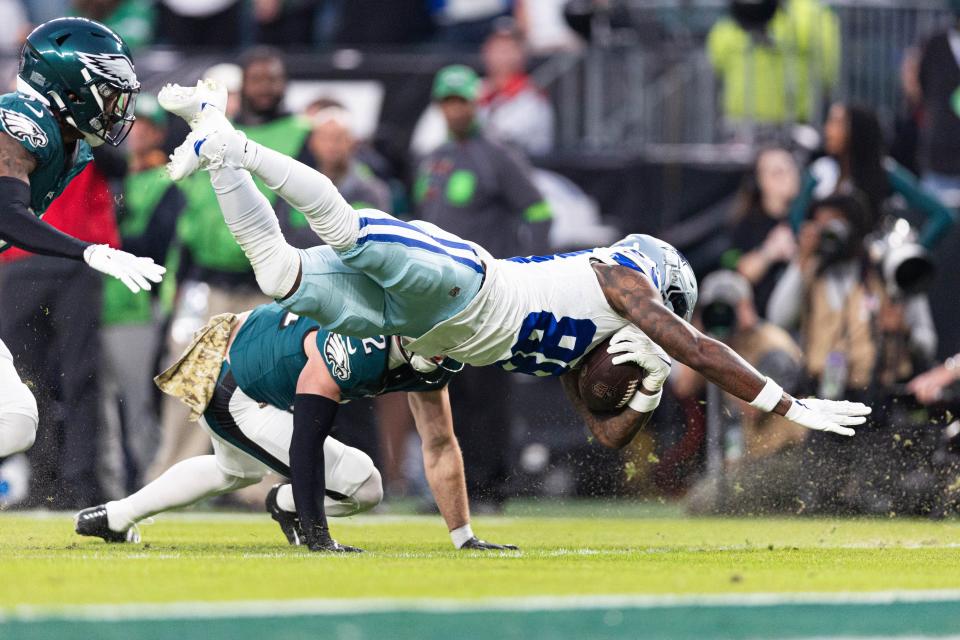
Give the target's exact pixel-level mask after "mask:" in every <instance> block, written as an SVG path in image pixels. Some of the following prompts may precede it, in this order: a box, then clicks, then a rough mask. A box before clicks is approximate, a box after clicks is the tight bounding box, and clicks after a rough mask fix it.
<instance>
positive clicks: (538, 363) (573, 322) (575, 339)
mask: <svg viewBox="0 0 960 640" xmlns="http://www.w3.org/2000/svg"><path fill="white" fill-rule="evenodd" d="M596 333H597V325H595V324H594V323H593V321H592V320H581V319H576V318H568V317H566V316H564V317H562V318H560V319H559V320H557V317H556V316H554V315H553V314H552V313H550V312H549V311H540V312H539V313H531V314H530V315H528V316H527V317H526V319H525V320H524V321H523V325H521V327H520V331H519V332H518V334H517V341H516V343H514V345H513V347H511V349H510V351H511V352H512V353H513V355H512V356H511V357H510V358H509V359H507V360H501V361H500V362H498V363H497V364H499V365H500V366H501V367H503V368H504V369H506V370H507V371H516V372H518V373H527V374H530V375H534V376H558V375H560V374H562V373H563V372H565V371H566V370H567V369H569V367H570V363H571V362H573V361H574V360H576V359H577V358H579V357H580V356H582V355H583V354H584V353H585V352H586V350H587V348H588V347H589V346H590V343H591V342H593V336H594V335H596Z"/></svg>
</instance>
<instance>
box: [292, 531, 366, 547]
mask: <svg viewBox="0 0 960 640" xmlns="http://www.w3.org/2000/svg"><path fill="white" fill-rule="evenodd" d="M306 538H307V548H308V549H310V551H327V552H333V553H363V549H359V548H357V547H350V546H347V545H345V544H340V543H339V542H337V541H336V540H334V539H333V538H331V537H330V530H329V529H327V528H326V527H317V528H315V529H313V531H312V532H311V534H310V535H308V536H306Z"/></svg>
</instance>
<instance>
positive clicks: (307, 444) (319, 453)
mask: <svg viewBox="0 0 960 640" xmlns="http://www.w3.org/2000/svg"><path fill="white" fill-rule="evenodd" d="M304 347H305V349H306V351H307V364H306V366H305V367H304V368H303V371H302V372H301V373H300V377H299V378H298V380H297V395H296V396H295V397H294V401H293V435H292V436H291V438H290V484H291V485H292V487H291V488H292V489H293V501H294V503H295V504H296V505H297V515H298V516H299V518H300V526H301V528H302V529H303V535H304V538H306V543H307V547H308V548H309V549H310V550H311V551H338V552H343V551H361V549H357V548H356V547H348V546H346V545H342V544H340V543H339V542H337V541H336V540H334V539H333V538H332V537H331V536H330V529H329V527H328V526H327V514H326V512H325V511H324V508H323V500H324V496H325V495H326V493H325V492H326V478H325V477H324V473H325V466H324V455H323V442H324V440H326V439H327V436H328V435H329V434H330V431H331V429H333V419H334V418H335V417H336V415H337V407H338V406H339V405H338V402H339V400H340V388H339V387H337V385H336V383H335V382H334V381H333V378H331V377H330V373H329V372H328V371H327V367H326V365H325V364H324V363H323V361H322V358H321V356H320V351H319V349H318V348H317V344H316V336H315V334H313V333H310V334H309V335H308V336H307V337H306V338H305V339H304Z"/></svg>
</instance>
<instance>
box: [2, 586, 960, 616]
mask: <svg viewBox="0 0 960 640" xmlns="http://www.w3.org/2000/svg"><path fill="white" fill-rule="evenodd" d="M931 602H933V603H960V590H956V589H952V590H946V589H945V590H926V591H875V592H867V593H855V592H837V593H782V594H780V593H745V594H737V595H734V594H715V595H714V594H702V595H688V596H685V595H664V596H649V595H603V596H532V597H520V598H485V599H479V600H456V599H449V598H448V599H444V598H349V599H347V598H345V599H336V598H324V599H304V600H246V601H245V600H237V601H231V602H170V603H137V604H112V605H99V604H98V605H71V606H65V607H39V606H30V605H20V606H16V607H12V608H10V609H8V610H7V611H0V623H3V622H10V621H14V620H16V621H34V620H57V619H68V620H102V621H117V620H166V619H170V618H177V619H198V618H226V617H230V618H236V617H241V618H258V617H283V616H299V615H343V614H351V615H352V614H362V613H389V612H396V611H413V612H421V613H474V612H495V611H504V612H518V611H519V612H522V611H566V610H596V609H665V608H678V607H696V606H710V607H744V606H746V607H771V606H779V605H807V604H814V605H823V606H844V605H864V604H865V605H889V604H897V603H900V604H919V603H931Z"/></svg>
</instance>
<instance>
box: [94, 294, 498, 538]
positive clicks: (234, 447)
mask: <svg viewBox="0 0 960 640" xmlns="http://www.w3.org/2000/svg"><path fill="white" fill-rule="evenodd" d="M401 342H402V341H401V340H400V339H399V338H397V337H395V336H373V337H369V338H362V339H358V338H350V337H346V336H342V335H339V334H336V333H331V332H329V331H325V330H323V329H321V328H320V326H319V324H318V323H317V322H316V321H315V320H311V319H309V318H304V317H300V316H297V315H294V314H292V313H289V312H288V311H287V310H286V309H284V308H282V307H281V306H280V305H278V304H275V303H274V304H267V305H262V306H260V307H257V308H256V309H254V310H253V311H250V312H248V313H244V314H241V315H240V316H239V317H238V318H237V320H236V325H235V326H234V327H233V329H232V332H231V338H230V341H229V344H228V345H227V346H226V348H225V351H224V355H223V358H222V359H221V360H219V361H217V363H215V364H219V371H218V373H217V383H216V387H215V389H214V391H213V393H212V396H211V397H210V399H209V402H208V403H207V404H206V407H205V409H204V411H203V417H202V420H201V424H202V425H204V427H205V428H206V429H207V430H208V431H209V432H210V435H211V437H212V439H213V443H214V455H212V456H198V457H195V458H190V459H188V460H185V461H183V462H180V463H177V464H176V465H174V466H173V467H171V468H170V469H168V470H167V471H166V472H165V473H164V474H163V475H161V476H160V477H159V478H157V480H155V481H154V482H152V483H150V484H149V485H147V486H146V487H144V488H143V489H141V490H140V491H138V492H137V493H135V494H133V495H132V496H129V497H127V498H124V499H123V500H118V501H115V502H109V503H107V504H106V505H102V506H99V507H92V508H90V509H86V510H84V511H82V512H80V514H78V528H77V531H78V533H81V534H83V535H94V536H99V537H102V538H104V539H106V540H110V541H123V540H128V539H131V538H132V537H133V536H134V535H135V528H134V527H133V525H134V524H135V523H136V522H138V521H139V520H141V519H143V518H146V517H148V516H150V515H153V514H155V513H159V512H161V511H165V510H167V509H171V508H174V507H178V506H183V505H185V504H191V503H193V502H196V501H197V500H200V499H201V498H204V497H207V496H209V495H215V494H220V493H225V492H227V491H232V490H235V489H238V488H240V487H242V486H246V485H248V484H252V483H253V482H257V481H259V480H260V479H261V478H262V477H263V475H264V473H266V472H267V471H268V470H272V471H274V472H276V473H279V474H281V475H284V476H286V477H288V478H290V479H291V481H292V482H291V483H290V484H283V485H278V487H275V488H274V490H273V491H271V493H270V495H269V496H268V498H267V507H268V510H269V511H270V513H271V515H272V516H273V517H274V519H275V520H277V521H278V522H279V523H280V526H281V528H282V529H283V531H284V534H285V535H286V536H287V539H288V540H289V541H290V542H291V544H301V543H305V544H306V545H307V546H308V547H309V548H310V549H311V550H319V551H350V550H354V549H353V548H352V547H344V546H343V545H340V544H339V543H337V542H336V541H334V540H333V539H332V538H331V537H330V534H329V530H328V528H327V524H326V516H327V515H331V516H344V515H351V514H353V513H357V512H358V511H362V510H365V509H369V508H371V507H373V506H375V505H376V504H377V503H379V501H380V498H381V497H382V488H381V482H380V474H379V472H378V471H377V470H376V468H375V467H374V466H373V462H372V461H371V460H370V458H369V457H368V456H366V454H364V453H362V452H360V451H358V450H357V449H353V448H351V447H346V446H344V445H343V444H341V443H339V442H337V441H336V440H335V439H334V438H332V437H329V435H328V434H329V432H330V429H331V427H332V425H333V421H334V418H335V416H336V408H337V406H338V405H339V404H340V403H343V402H348V401H350V400H353V399H357V398H362V397H369V396H376V395H380V394H382V393H388V392H392V391H409V392H410V394H409V396H408V398H409V401H410V408H411V410H412V412H413V415H414V419H415V421H416V425H417V429H418V431H419V433H420V436H421V439H422V441H423V456H424V467H425V469H426V474H427V480H428V482H429V483H430V486H431V489H432V490H433V494H434V497H435V498H436V501H437V505H438V506H439V508H440V512H441V514H442V515H443V517H444V519H445V521H446V524H447V527H448V529H449V530H450V534H451V538H452V539H453V542H454V544H455V545H456V546H457V547H458V548H469V549H503V548H511V547H509V546H503V545H494V544H490V543H487V542H483V541H481V540H478V539H477V538H476V537H475V536H474V535H473V532H472V530H471V528H470V512H469V506H468V501H467V494H466V484H465V482H464V473H463V460H462V458H461V455H460V448H459V446H458V445H457V440H456V437H455V436H454V433H453V418H452V416H451V413H450V402H449V397H448V395H447V389H446V385H447V382H448V381H449V380H450V378H451V377H452V376H453V375H454V374H455V373H456V371H457V370H458V369H459V368H460V365H459V364H458V363H455V362H453V361H451V360H443V361H439V362H436V361H431V360H427V359H425V358H422V357H419V356H412V355H411V354H409V353H407V352H406V351H405V350H404V348H403V346H402V343H401Z"/></svg>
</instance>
